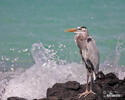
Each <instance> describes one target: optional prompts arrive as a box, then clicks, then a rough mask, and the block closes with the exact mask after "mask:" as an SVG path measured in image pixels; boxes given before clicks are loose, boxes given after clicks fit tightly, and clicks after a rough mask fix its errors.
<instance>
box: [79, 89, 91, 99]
mask: <svg viewBox="0 0 125 100" xmlns="http://www.w3.org/2000/svg"><path fill="white" fill-rule="evenodd" d="M88 94H89V91H88V90H86V91H85V92H83V93H80V94H79V98H81V97H82V96H84V97H86V96H87V95H88Z"/></svg>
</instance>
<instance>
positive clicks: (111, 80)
mask: <svg viewBox="0 0 125 100" xmlns="http://www.w3.org/2000/svg"><path fill="white" fill-rule="evenodd" d="M85 86H86V84H83V85H80V83H78V82H76V81H68V82H66V83H56V84H54V85H53V87H52V88H48V90H47V97H46V98H43V99H34V100H125V78H124V79H123V80H119V79H118V78H117V77H116V75H115V74H113V73H108V74H106V75H104V74H103V73H102V72H99V74H98V75H97V79H96V80H95V81H94V84H93V91H94V92H95V93H96V94H89V95H88V96H86V97H81V98H79V94H80V93H82V92H84V91H85ZM8 100H26V99H23V98H21V99H16V97H15V98H14V97H13V98H8Z"/></svg>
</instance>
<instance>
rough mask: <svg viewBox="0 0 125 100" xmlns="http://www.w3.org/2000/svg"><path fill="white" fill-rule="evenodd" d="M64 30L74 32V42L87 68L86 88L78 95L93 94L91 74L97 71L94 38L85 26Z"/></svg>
mask: <svg viewBox="0 0 125 100" xmlns="http://www.w3.org/2000/svg"><path fill="white" fill-rule="evenodd" d="M65 32H74V33H76V36H75V42H76V44H77V46H78V48H79V49H80V54H81V57H82V60H83V62H84V63H85V66H86V70H87V84H86V90H85V92H83V93H81V94H80V95H79V98H80V97H81V96H84V97H85V96H87V95H88V94H90V93H92V94H95V93H94V92H93V91H92V85H93V84H92V83H93V74H95V76H96V74H97V73H98V71H99V52H98V49H97V47H96V43H95V40H94V39H93V38H92V37H91V36H90V35H89V34H88V29H87V28H86V27H85V26H81V27H77V28H71V29H68V30H66V31H65ZM89 76H91V83H90V90H88V81H89Z"/></svg>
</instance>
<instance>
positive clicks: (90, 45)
mask: <svg viewBox="0 0 125 100" xmlns="http://www.w3.org/2000/svg"><path fill="white" fill-rule="evenodd" d="M86 42H87V59H86V61H87V60H88V61H87V62H88V64H89V65H91V66H92V65H93V67H94V68H93V69H94V70H95V71H98V69H99V52H98V49H97V46H96V43H95V40H94V39H93V38H92V37H91V36H89V37H88V38H87V41H86Z"/></svg>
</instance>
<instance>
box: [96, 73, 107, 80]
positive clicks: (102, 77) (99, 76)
mask: <svg viewBox="0 0 125 100" xmlns="http://www.w3.org/2000/svg"><path fill="white" fill-rule="evenodd" d="M96 79H105V75H104V73H103V72H102V71H100V72H99V73H98V74H97V75H96Z"/></svg>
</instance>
